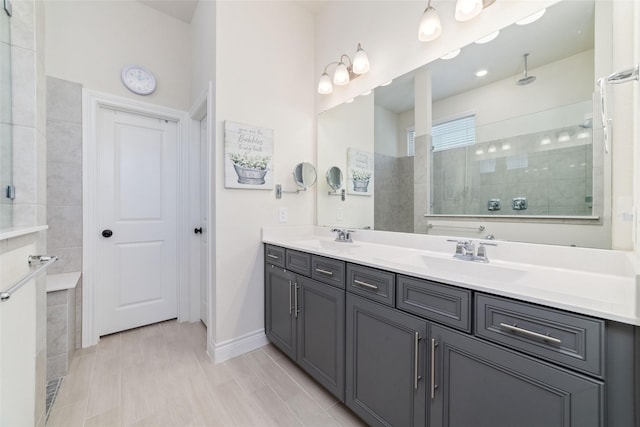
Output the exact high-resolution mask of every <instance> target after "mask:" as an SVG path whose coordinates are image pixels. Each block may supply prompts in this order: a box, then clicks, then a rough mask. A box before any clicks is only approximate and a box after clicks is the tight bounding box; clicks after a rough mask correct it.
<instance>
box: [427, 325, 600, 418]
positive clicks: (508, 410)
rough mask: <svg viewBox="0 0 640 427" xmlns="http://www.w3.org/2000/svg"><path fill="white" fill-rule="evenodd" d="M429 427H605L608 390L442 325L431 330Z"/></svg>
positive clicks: (561, 369)
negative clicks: (432, 372)
mask: <svg viewBox="0 0 640 427" xmlns="http://www.w3.org/2000/svg"><path fill="white" fill-rule="evenodd" d="M430 339H431V340H433V341H432V342H430V343H429V344H430V348H433V347H432V346H433V345H435V352H433V354H430V357H431V358H433V357H435V359H430V363H434V364H433V365H432V366H433V369H434V372H435V376H434V378H433V380H432V381H433V382H431V384H429V386H430V387H429V391H428V393H429V399H430V402H431V410H430V425H431V426H447V427H468V426H474V427H513V426H518V427H541V426H544V427H555V426H557V427H560V426H563V427H569V426H572V427H590V426H602V425H603V421H602V419H603V407H602V402H603V384H602V383H601V382H600V381H596V380H593V379H590V378H588V377H585V376H583V375H580V374H576V373H573V372H570V371H568V370H565V369H563V368H559V367H556V366H553V365H551V364H548V363H546V362H542V361H538V360H536V359H533V358H531V357H527V356H524V355H522V354H519V353H516V352H514V351H510V350H507V349H504V348H502V347H499V346H496V345H494V344H489V343H487V342H484V341H482V340H479V339H477V338H473V337H471V336H469V335H465V334H462V333H460V332H456V331H453V330H450V329H447V328H444V327H441V326H438V325H433V324H432V325H431V326H430Z"/></svg>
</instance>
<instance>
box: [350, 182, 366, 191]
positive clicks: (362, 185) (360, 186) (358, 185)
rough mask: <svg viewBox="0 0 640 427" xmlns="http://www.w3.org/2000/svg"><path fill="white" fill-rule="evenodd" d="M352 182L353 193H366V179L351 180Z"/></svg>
mask: <svg viewBox="0 0 640 427" xmlns="http://www.w3.org/2000/svg"><path fill="white" fill-rule="evenodd" d="M351 181H352V182H353V191H357V192H360V193H366V192H367V188H368V187H369V180H368V179H366V180H364V179H352V180H351Z"/></svg>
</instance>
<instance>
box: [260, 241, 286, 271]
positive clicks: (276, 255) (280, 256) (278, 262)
mask: <svg viewBox="0 0 640 427" xmlns="http://www.w3.org/2000/svg"><path fill="white" fill-rule="evenodd" d="M264 259H265V261H266V263H267V264H271V265H275V266H276V267H280V268H284V248H281V247H279V246H273V245H265V249H264Z"/></svg>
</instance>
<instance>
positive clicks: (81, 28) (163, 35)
mask: <svg viewBox="0 0 640 427" xmlns="http://www.w3.org/2000/svg"><path fill="white" fill-rule="evenodd" d="M45 10H46V22H47V25H46V36H47V63H46V65H47V75H49V76H52V77H57V78H60V79H64V80H69V81H72V82H76V83H80V84H82V85H83V86H84V87H86V88H89V89H94V90H98V91H101V92H106V93H110V94H114V95H118V96H124V97H128V98H133V99H137V100H144V101H147V102H150V103H153V104H157V105H164V106H168V107H173V108H177V109H180V110H187V109H188V108H189V91H190V79H191V71H190V58H191V50H190V48H189V47H190V45H191V44H190V38H189V34H190V33H189V25H188V24H186V23H185V22H182V21H180V20H178V19H175V18H172V17H169V16H167V15H165V14H163V13H160V12H158V11H156V10H154V9H152V8H150V7H148V6H145V5H144V4H142V3H140V2H137V1H78V0H75V1H66V0H60V1H48V2H46V3H45ZM129 64H137V65H142V66H144V67H146V68H147V69H149V70H150V71H151V72H153V73H154V75H155V77H156V80H157V82H158V88H157V89H156V91H155V92H154V93H153V94H151V95H148V96H146V97H142V96H140V95H135V94H133V93H132V92H130V91H128V90H127V89H126V88H125V87H124V86H123V85H122V82H121V80H120V73H121V71H122V67H124V66H125V65H129Z"/></svg>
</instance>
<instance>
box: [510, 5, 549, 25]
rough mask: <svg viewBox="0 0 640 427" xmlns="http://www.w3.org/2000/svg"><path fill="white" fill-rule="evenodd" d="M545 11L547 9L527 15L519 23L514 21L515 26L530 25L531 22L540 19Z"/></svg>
mask: <svg viewBox="0 0 640 427" xmlns="http://www.w3.org/2000/svg"><path fill="white" fill-rule="evenodd" d="M546 11H547V9H542V10H541V11H538V12H536V13H534V14H533V15H529V16H527V17H526V18H524V19H521V20H519V21H516V25H527V24H531V23H532V22H535V21H537V20H538V19H540V18H542V15H544V13H545V12H546Z"/></svg>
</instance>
